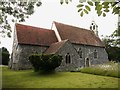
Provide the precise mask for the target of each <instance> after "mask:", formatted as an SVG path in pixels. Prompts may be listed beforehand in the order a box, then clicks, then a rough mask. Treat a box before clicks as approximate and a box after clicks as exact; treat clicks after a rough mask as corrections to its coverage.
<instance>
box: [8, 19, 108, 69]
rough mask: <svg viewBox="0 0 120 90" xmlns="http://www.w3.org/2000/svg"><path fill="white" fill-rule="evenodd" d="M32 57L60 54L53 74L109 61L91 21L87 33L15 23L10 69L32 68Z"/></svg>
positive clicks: (59, 25)
mask: <svg viewBox="0 0 120 90" xmlns="http://www.w3.org/2000/svg"><path fill="white" fill-rule="evenodd" d="M31 54H58V55H62V56H63V60H62V63H61V65H60V66H59V67H57V68H56V71H70V70H74V69H76V68H81V67H89V66H91V65H96V64H103V63H106V62H108V55H107V53H106V51H105V45H104V44H103V42H102V41H101V40H100V38H99V36H98V26H97V25H96V23H95V22H94V21H92V23H91V25H90V30H87V29H84V28H79V27H75V26H72V25H67V24H62V23H58V22H53V23H52V27H51V29H44V28H38V27H33V26H28V25H22V24H18V23H16V25H15V31H14V40H13V50H12V55H11V60H10V62H9V68H11V69H14V70H22V69H31V68H32V65H31V63H30V62H29V56H30V55H31Z"/></svg>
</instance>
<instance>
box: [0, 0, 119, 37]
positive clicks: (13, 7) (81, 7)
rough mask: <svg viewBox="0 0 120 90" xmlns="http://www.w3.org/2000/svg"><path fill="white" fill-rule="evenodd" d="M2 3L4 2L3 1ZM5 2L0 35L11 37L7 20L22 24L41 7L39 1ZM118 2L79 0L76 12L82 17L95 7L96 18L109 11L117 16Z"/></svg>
mask: <svg viewBox="0 0 120 90" xmlns="http://www.w3.org/2000/svg"><path fill="white" fill-rule="evenodd" d="M3 1H4V0H3ZM5 1H6V2H2V1H1V2H0V28H1V29H2V30H1V31H0V33H1V34H2V35H3V34H7V36H8V37H11V32H12V30H11V25H10V23H9V19H11V18H12V19H11V21H12V22H13V23H14V22H24V21H25V20H26V18H29V16H30V15H32V14H33V13H34V11H35V6H37V7H39V6H41V4H42V3H41V1H39V0H8V1H7V0H5ZM33 1H34V2H33ZM69 2H72V0H60V3H61V4H63V3H66V4H68V3H69ZM118 4H119V1H118V2H116V0H111V2H106V0H105V1H100V0H79V4H78V5H77V8H78V12H79V13H80V16H81V17H82V16H83V15H84V14H88V13H89V12H90V11H91V7H92V6H95V10H96V13H97V14H98V16H101V15H102V16H103V17H105V16H106V14H107V13H108V12H110V10H112V13H113V14H119V11H120V7H119V6H118Z"/></svg>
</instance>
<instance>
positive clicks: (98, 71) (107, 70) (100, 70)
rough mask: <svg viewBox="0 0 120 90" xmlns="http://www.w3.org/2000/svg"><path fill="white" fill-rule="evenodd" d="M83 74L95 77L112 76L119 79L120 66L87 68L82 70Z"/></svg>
mask: <svg viewBox="0 0 120 90" xmlns="http://www.w3.org/2000/svg"><path fill="white" fill-rule="evenodd" d="M80 72H82V73H89V74H95V75H102V76H111V77H119V78H120V71H119V70H118V64H117V65H115V63H114V65H113V64H112V65H110V64H108V65H96V66H92V67H86V68H82V69H80Z"/></svg>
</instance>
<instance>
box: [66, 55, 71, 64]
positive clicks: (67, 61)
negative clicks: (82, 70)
mask: <svg viewBox="0 0 120 90" xmlns="http://www.w3.org/2000/svg"><path fill="white" fill-rule="evenodd" d="M65 62H66V64H70V63H71V55H70V54H69V53H67V54H66V55H65Z"/></svg>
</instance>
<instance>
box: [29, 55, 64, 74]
mask: <svg viewBox="0 0 120 90" xmlns="http://www.w3.org/2000/svg"><path fill="white" fill-rule="evenodd" d="M29 60H30V62H31V64H32V66H33V67H34V71H35V72H37V71H40V70H43V71H54V70H55V68H56V67H58V66H60V64H61V61H62V56H60V55H55V54H32V55H30V57H29Z"/></svg>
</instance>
